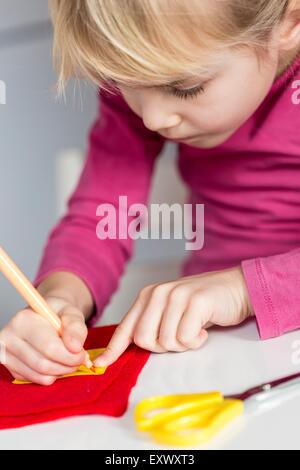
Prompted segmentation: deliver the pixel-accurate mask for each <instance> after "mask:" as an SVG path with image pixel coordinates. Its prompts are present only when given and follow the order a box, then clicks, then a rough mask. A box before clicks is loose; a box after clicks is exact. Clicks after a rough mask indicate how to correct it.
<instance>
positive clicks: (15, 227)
mask: <svg viewBox="0 0 300 470" xmlns="http://www.w3.org/2000/svg"><path fill="white" fill-rule="evenodd" d="M51 41H52V31H51V25H50V22H49V20H48V12H47V1H46V0H0V80H3V81H5V83H6V86H7V103H6V105H0V224H1V225H0V227H1V229H0V245H2V246H3V247H4V248H5V249H6V250H7V251H8V253H9V254H10V255H11V256H12V258H13V259H14V260H15V261H16V262H17V264H19V266H20V267H21V268H22V270H23V271H24V272H25V273H26V274H27V275H28V277H29V278H31V279H32V278H33V277H34V275H35V272H36V269H37V264H38V262H39V258H40V256H41V252H42V248H43V245H44V243H45V241H46V238H47V234H48V232H49V230H50V228H51V227H52V226H53V224H54V223H55V222H56V219H57V206H56V187H55V186H56V185H55V182H56V180H55V178H56V174H55V170H56V158H57V155H58V154H59V153H60V152H61V151H62V150H64V149H68V148H77V149H79V150H81V151H82V152H83V153H84V152H85V149H86V142H87V133H88V129H89V127H90V125H91V123H92V121H93V120H94V118H95V115H96V110H97V99H96V90H95V89H92V88H91V87H88V86H87V85H85V84H81V87H80V89H81V97H80V93H79V90H78V87H77V92H76V93H75V97H74V84H71V85H70V87H69V92H68V96H67V103H66V104H65V103H63V102H57V101H56V100H55V93H54V86H55V80H56V76H55V72H54V71H53V68H52V59H51ZM175 150H176V149H174V147H172V146H171V147H170V146H167V149H166V151H165V156H164V157H163V158H162V159H160V160H159V164H158V166H157V171H156V175H155V178H154V181H153V195H152V199H151V200H152V201H153V202H156V203H159V202H169V203H170V204H171V203H172V202H177V201H178V202H181V201H182V199H183V198H184V195H185V189H184V187H183V186H182V183H181V182H180V180H179V178H178V174H177V172H176V169H175V165H174V163H175V161H176V151H175ZM183 256H184V242H183V241H178V240H176V241H174V240H173V241H172V240H171V241H166V240H162V241H151V240H143V241H139V242H138V243H137V245H136V254H135V257H134V259H133V261H132V266H133V270H132V271H131V272H129V274H128V276H127V277H125V280H124V288H123V290H122V289H121V292H120V295H119V296H118V299H119V300H118V299H117V300H116V303H115V304H113V305H111V306H110V309H109V314H110V315H111V312H112V310H114V308H116V309H119V310H120V307H119V305H125V304H126V303H127V304H128V305H129V304H130V303H131V301H132V300H133V299H132V297H133V295H134V294H133V292H132V293H131V291H130V288H131V289H133V285H134V286H136V288H138V287H141V286H142V285H145V284H146V283H150V282H154V280H155V279H158V278H159V277H160V276H162V277H164V278H166V279H169V278H174V276H175V269H177V261H176V260H181V258H182V257H183ZM174 260H175V268H174V267H173V266H174ZM169 266H170V267H169ZM129 292H130V294H129ZM118 301H119V304H118ZM23 304H24V303H23V301H22V300H21V299H20V298H19V296H18V294H16V292H15V291H14V290H13V289H12V288H11V287H10V286H9V284H8V282H7V281H6V280H5V279H4V277H3V276H2V275H1V274H0V327H1V326H3V325H4V324H5V323H6V322H7V320H8V319H9V318H10V317H11V316H12V315H13V314H14V313H15V312H16V311H17V310H18V309H19V308H20V307H22V306H23ZM115 305H117V306H116V307H115Z"/></svg>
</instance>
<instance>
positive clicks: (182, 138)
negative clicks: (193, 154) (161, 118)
mask: <svg viewBox="0 0 300 470" xmlns="http://www.w3.org/2000/svg"><path fill="white" fill-rule="evenodd" d="M195 139H199V136H197V135H193V136H190V137H181V138H179V139H172V140H175V142H191V141H193V140H195Z"/></svg>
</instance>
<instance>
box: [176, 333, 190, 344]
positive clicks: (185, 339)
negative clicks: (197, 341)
mask: <svg viewBox="0 0 300 470" xmlns="http://www.w3.org/2000/svg"><path fill="white" fill-rule="evenodd" d="M192 339H193V338H192V337H191V335H190V334H189V333H187V332H182V333H179V334H178V336H177V340H178V341H179V342H180V343H181V344H183V345H184V346H189V345H190V344H191V342H192Z"/></svg>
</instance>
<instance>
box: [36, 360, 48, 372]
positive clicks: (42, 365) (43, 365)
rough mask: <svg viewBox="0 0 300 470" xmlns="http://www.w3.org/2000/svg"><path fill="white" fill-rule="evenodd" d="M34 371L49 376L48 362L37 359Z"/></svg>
mask: <svg viewBox="0 0 300 470" xmlns="http://www.w3.org/2000/svg"><path fill="white" fill-rule="evenodd" d="M35 369H36V370H37V371H38V372H39V373H40V374H49V371H50V364H49V361H48V360H47V359H45V358H41V359H38V360H37V362H36V366H35Z"/></svg>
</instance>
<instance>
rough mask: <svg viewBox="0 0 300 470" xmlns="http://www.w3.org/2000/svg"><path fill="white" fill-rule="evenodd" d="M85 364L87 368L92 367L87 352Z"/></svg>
mask: <svg viewBox="0 0 300 470" xmlns="http://www.w3.org/2000/svg"><path fill="white" fill-rule="evenodd" d="M85 365H86V367H88V368H89V369H91V368H92V367H93V365H94V364H93V363H92V361H91V360H90V356H89V354H88V353H86V356H85Z"/></svg>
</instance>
